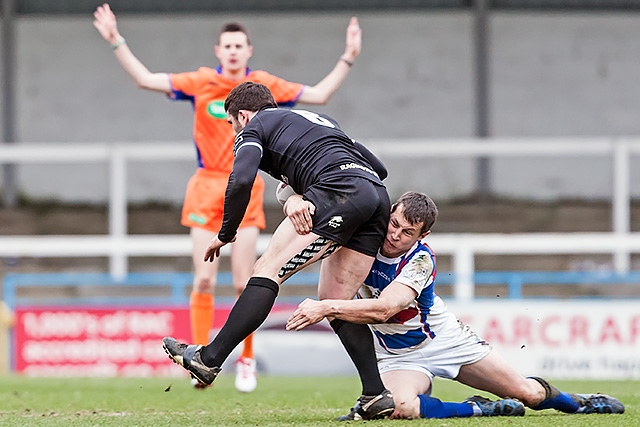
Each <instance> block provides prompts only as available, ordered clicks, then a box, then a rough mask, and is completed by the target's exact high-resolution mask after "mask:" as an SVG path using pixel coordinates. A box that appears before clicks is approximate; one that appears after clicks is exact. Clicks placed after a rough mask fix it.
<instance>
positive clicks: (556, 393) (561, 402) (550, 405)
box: [528, 377, 580, 414]
mask: <svg viewBox="0 0 640 427" xmlns="http://www.w3.org/2000/svg"><path fill="white" fill-rule="evenodd" d="M528 378H530V379H532V380H536V381H537V382H538V383H540V385H541V386H542V387H543V388H544V390H545V393H546V395H547V396H546V398H545V399H544V400H543V401H542V402H540V404H539V405H537V406H531V409H533V410H535V411H540V410H542V409H555V410H558V411H561V412H565V413H567V414H575V413H576V412H577V411H578V409H579V408H580V404H579V403H578V401H577V400H576V399H575V398H574V397H573V396H572V395H571V394H569V393H564V392H562V391H560V390H558V389H557V388H555V387H554V386H552V385H551V384H549V382H548V381H547V380H545V379H544V378H540V377H528Z"/></svg>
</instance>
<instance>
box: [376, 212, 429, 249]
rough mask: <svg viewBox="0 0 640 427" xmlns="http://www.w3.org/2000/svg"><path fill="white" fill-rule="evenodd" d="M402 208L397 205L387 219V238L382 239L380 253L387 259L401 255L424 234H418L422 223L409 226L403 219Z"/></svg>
mask: <svg viewBox="0 0 640 427" xmlns="http://www.w3.org/2000/svg"><path fill="white" fill-rule="evenodd" d="M403 213H404V206H402V205H399V206H398V207H397V208H396V210H395V211H394V212H392V213H391V218H389V225H388V226H387V237H386V238H385V239H384V243H383V244H382V248H381V249H380V253H382V255H384V256H386V257H388V258H396V257H399V256H401V255H403V254H404V253H405V252H407V251H408V250H409V249H411V247H412V246H413V245H414V244H415V243H416V242H417V241H418V240H420V239H421V238H423V237H424V236H425V235H426V234H422V233H420V230H421V229H422V223H420V224H411V223H410V222H409V221H407V220H406V218H405V217H404V214H403Z"/></svg>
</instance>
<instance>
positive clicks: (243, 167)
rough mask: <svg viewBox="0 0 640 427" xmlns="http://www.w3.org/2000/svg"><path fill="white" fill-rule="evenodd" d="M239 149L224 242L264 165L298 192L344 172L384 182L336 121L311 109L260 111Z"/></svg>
mask: <svg viewBox="0 0 640 427" xmlns="http://www.w3.org/2000/svg"><path fill="white" fill-rule="evenodd" d="M233 150H234V154H235V159H234V163H233V170H232V172H231V176H230V177H229V184H228V185H227V192H226V195H225V203H224V218H223V223H222V228H221V230H220V233H219V235H218V237H219V239H220V240H221V241H223V242H226V241H230V240H231V239H232V238H233V237H234V236H235V234H236V231H237V229H238V226H239V224H240V222H241V221H242V217H243V215H244V212H245V210H246V208H247V205H248V203H249V199H250V195H251V186H252V185H253V180H254V179H255V176H256V173H257V172H258V169H260V170H262V171H264V172H266V173H268V174H269V175H271V176H272V177H274V178H276V179H278V180H281V181H283V182H285V183H287V184H289V185H290V186H291V187H292V188H293V189H294V190H295V192H296V193H298V194H304V192H305V191H306V190H307V188H309V186H311V185H312V184H315V183H318V182H321V181H322V180H325V179H335V178H336V177H340V176H344V177H346V176H356V177H361V178H365V179H367V180H369V181H372V182H374V183H376V184H379V185H383V184H382V181H381V180H380V177H379V176H378V174H377V173H376V172H375V169H374V167H373V166H372V165H371V162H370V161H368V160H367V158H366V157H365V156H363V155H362V154H361V153H360V151H358V149H357V148H356V146H355V144H354V141H353V140H352V139H351V138H349V137H348V136H347V135H346V134H345V133H344V132H343V131H342V130H341V129H340V127H339V125H338V123H337V122H336V121H335V120H333V119H332V118H331V117H329V116H326V115H322V114H317V113H313V112H310V111H306V110H285V109H278V108H269V109H265V110H261V111H259V112H258V113H257V114H256V115H255V116H254V117H253V118H252V119H251V120H250V121H249V123H248V124H247V126H246V127H245V128H244V129H243V130H242V132H240V133H239V134H238V135H237V136H236V140H235V143H234V147H233ZM376 160H377V159H376ZM381 163H382V162H380V164H381Z"/></svg>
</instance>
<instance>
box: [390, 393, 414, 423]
mask: <svg viewBox="0 0 640 427" xmlns="http://www.w3.org/2000/svg"><path fill="white" fill-rule="evenodd" d="M393 403H394V404H395V405H396V409H395V411H394V413H393V418H405V419H414V418H420V400H419V399H418V396H416V395H410V394H406V393H402V392H398V391H394V392H393Z"/></svg>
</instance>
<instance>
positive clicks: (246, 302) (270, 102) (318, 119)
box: [163, 82, 394, 419]
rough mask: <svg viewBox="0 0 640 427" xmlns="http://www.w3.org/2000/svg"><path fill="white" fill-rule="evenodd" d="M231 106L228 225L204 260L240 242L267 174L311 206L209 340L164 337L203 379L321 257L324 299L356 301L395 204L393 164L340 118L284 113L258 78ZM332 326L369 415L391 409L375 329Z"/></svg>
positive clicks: (361, 409) (279, 233) (281, 235)
mask: <svg viewBox="0 0 640 427" xmlns="http://www.w3.org/2000/svg"><path fill="white" fill-rule="evenodd" d="M224 107H225V110H226V111H227V113H228V115H229V119H228V120H229V123H231V125H232V126H233V129H234V132H235V134H236V140H235V144H234V154H235V159H234V163H233V171H232V172H231V176H230V177H229V183H228V185H227V190H226V194H225V202H224V220H223V223H222V228H221V230H220V232H219V233H218V235H217V236H216V237H214V238H213V240H212V241H211V244H210V246H209V247H208V248H207V251H206V254H205V255H204V256H205V260H209V261H213V260H214V259H215V258H216V257H218V256H219V255H220V248H222V246H224V245H226V244H227V243H231V242H233V241H234V239H235V235H236V231H237V229H238V225H239V224H240V222H241V220H242V218H243V216H244V213H245V209H246V207H247V204H248V202H249V198H250V193H251V188H252V185H253V182H254V180H255V176H256V173H257V172H258V170H262V171H264V172H266V173H268V174H269V175H271V176H272V177H274V178H276V179H278V180H281V181H283V182H285V183H287V184H289V185H290V186H291V187H292V188H293V190H295V192H296V193H298V194H301V195H302V196H303V198H304V200H306V201H307V202H308V209H307V210H306V211H304V210H303V211H302V212H301V213H300V214H299V216H298V217H288V218H285V219H284V220H283V221H282V223H281V224H280V225H279V226H278V228H277V229H276V231H275V232H274V233H273V237H272V238H271V240H270V242H269V245H268V246H267V249H266V250H265V252H264V253H263V254H262V256H261V257H260V259H258V261H257V262H256V264H255V266H254V269H253V275H252V277H251V278H250V279H249V281H248V283H247V287H246V289H245V290H244V292H243V293H242V294H241V295H240V297H239V298H238V300H237V301H236V303H235V305H234V306H233V309H232V310H231V313H230V314H229V318H228V319H227V321H226V323H225V325H224V326H223V328H222V329H221V330H220V332H219V333H218V335H217V336H216V337H215V339H214V340H213V341H212V342H211V343H210V344H209V345H207V346H200V345H187V344H183V343H180V342H178V341H176V340H175V339H173V338H170V337H167V338H164V339H163V347H164V349H165V351H166V352H167V354H169V356H170V357H171V358H172V359H173V360H174V361H175V362H176V363H178V364H180V365H182V366H183V367H184V368H185V369H187V370H188V371H189V372H190V373H191V375H192V376H193V377H195V378H196V379H198V380H199V381H200V382H202V383H203V384H211V383H212V382H213V380H214V379H215V378H216V376H217V374H218V373H219V372H220V369H221V368H220V367H221V366H222V364H223V362H224V361H225V360H226V359H227V357H228V356H229V354H230V353H231V352H232V351H233V349H234V348H235V347H236V346H237V345H238V344H239V343H240V342H241V341H242V340H243V339H244V338H245V337H246V336H248V335H249V334H250V333H252V332H253V331H255V330H256V329H257V328H258V327H259V326H260V325H261V324H262V323H263V322H264V320H265V319H266V318H267V315H268V314H269V311H270V310H271V307H273V304H274V302H275V299H276V296H277V294H278V290H279V286H280V284H281V283H283V282H284V281H285V280H286V279H287V278H289V277H290V276H291V275H292V274H294V273H295V272H297V271H299V270H301V269H303V268H304V267H306V266H308V265H311V264H312V263H314V262H315V261H318V260H322V263H321V268H320V280H319V283H318V297H319V298H320V299H351V298H353V296H354V295H355V294H356V292H357V290H358V288H359V287H360V285H361V284H362V283H363V282H364V280H365V278H366V277H367V275H368V274H369V271H370V268H371V265H372V264H373V260H374V258H375V256H376V254H377V252H378V248H380V246H381V245H382V243H383V240H384V238H385V235H386V231H387V223H388V220H389V215H390V208H391V206H390V201H389V195H388V194H387V190H386V188H385V186H384V184H383V183H382V181H381V177H380V174H384V175H386V170H385V168H384V165H383V164H382V162H380V160H378V159H377V158H376V157H375V156H374V155H373V154H372V153H371V152H369V151H368V150H367V149H366V148H365V147H364V146H362V145H360V144H357V143H355V142H354V141H353V140H352V139H351V138H349V137H348V136H347V135H346V134H345V133H344V132H343V131H342V130H341V129H340V127H339V126H338V124H337V123H336V122H335V120H333V119H332V118H330V117H328V116H326V115H321V114H316V113H313V112H310V111H305V110H286V109H279V108H277V105H276V103H275V101H274V99H273V97H272V95H271V92H270V91H269V89H268V88H267V87H266V86H264V85H261V84H257V83H252V82H245V83H241V84H240V85H238V86H237V87H236V88H234V89H233V90H232V91H231V93H229V96H228V97H227V99H226V101H225V105H224ZM382 178H384V176H383V177H382ZM309 224H312V227H310V226H309ZM330 324H331V326H332V327H333V329H334V331H335V332H336V334H337V335H338V337H339V338H340V341H341V342H342V344H343V346H344V347H345V349H346V350H347V353H348V354H349V356H350V357H351V359H352V360H353V362H354V364H355V366H356V368H357V370H358V374H359V376H360V380H361V382H362V395H361V396H360V398H359V399H358V401H357V403H356V406H355V410H356V411H357V412H358V413H359V414H360V416H361V417H362V418H363V419H375V418H384V417H387V416H389V415H391V414H392V413H393V410H394V404H393V398H392V396H391V393H390V392H389V391H388V390H386V389H385V387H384V385H383V383H382V381H381V379H380V374H379V372H378V367H377V363H376V356H375V352H374V348H373V338H372V335H371V333H370V331H369V329H368V326H367V325H363V324H354V323H349V322H345V321H343V320H339V319H330Z"/></svg>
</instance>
